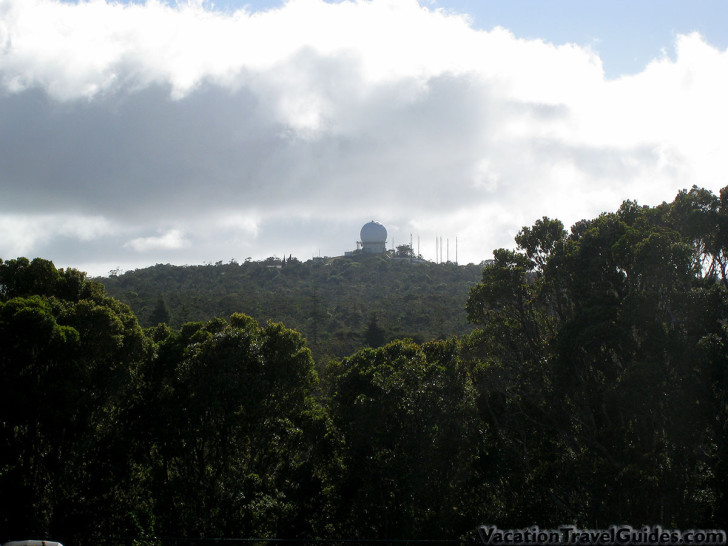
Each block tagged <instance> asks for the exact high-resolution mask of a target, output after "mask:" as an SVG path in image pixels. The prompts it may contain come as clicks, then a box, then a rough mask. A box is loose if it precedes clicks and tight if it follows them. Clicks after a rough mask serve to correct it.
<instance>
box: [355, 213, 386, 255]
mask: <svg viewBox="0 0 728 546" xmlns="http://www.w3.org/2000/svg"><path fill="white" fill-rule="evenodd" d="M359 236H360V237H361V250H362V252H363V253H364V254H382V253H384V252H386V250H387V229H386V228H385V227H384V226H383V225H382V224H380V223H379V222H375V221H374V220H372V221H371V222H369V223H367V224H364V226H363V227H362V228H361V232H359Z"/></svg>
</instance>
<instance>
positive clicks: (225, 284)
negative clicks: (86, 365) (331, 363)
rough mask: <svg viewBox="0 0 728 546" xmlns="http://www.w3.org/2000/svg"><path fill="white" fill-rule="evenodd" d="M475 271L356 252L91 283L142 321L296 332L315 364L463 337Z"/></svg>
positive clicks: (140, 272)
mask: <svg viewBox="0 0 728 546" xmlns="http://www.w3.org/2000/svg"><path fill="white" fill-rule="evenodd" d="M403 246H404V245H403ZM407 248H409V245H407ZM392 258H395V259H392ZM482 270H483V267H482V266H481V265H475V264H469V265H464V266H457V265H456V264H454V263H452V262H448V263H441V264H436V263H431V262H426V261H424V260H416V261H415V260H412V261H411V260H409V259H396V256H394V255H392V256H389V255H377V254H375V255H365V254H364V255H359V256H354V257H339V258H327V259H323V258H321V259H318V260H308V261H306V262H301V261H299V260H297V259H296V258H295V257H292V256H289V257H288V258H286V257H284V258H274V257H271V258H268V259H266V260H263V261H246V262H244V263H241V264H238V263H236V262H234V261H231V262H230V263H226V264H223V263H222V262H219V263H217V264H214V265H203V266H173V265H165V264H158V265H156V266H154V267H148V268H144V269H137V270H134V271H127V272H126V273H123V274H120V275H110V276H108V277H105V278H99V279H97V280H98V281H99V282H101V283H102V284H103V285H104V286H105V287H106V290H107V291H108V293H109V295H111V296H113V297H115V298H117V299H118V300H120V301H122V302H124V303H126V304H127V305H129V307H131V309H132V311H133V312H134V314H135V315H136V316H137V317H138V318H139V322H140V324H141V325H142V326H143V327H148V326H156V325H157V324H158V323H160V322H164V323H166V324H168V325H169V326H170V327H172V328H179V327H181V326H182V325H183V324H184V323H186V322H193V321H207V320H210V319H213V318H215V317H227V316H230V315H231V314H232V313H245V314H246V315H250V316H251V317H253V318H254V319H256V320H257V321H258V322H260V323H265V322H267V321H269V320H273V321H276V322H282V323H284V324H285V325H286V326H287V327H289V328H292V329H294V330H297V331H299V332H301V334H302V335H303V336H304V337H305V338H306V341H307V346H308V347H309V348H310V349H311V351H312V353H313V356H314V358H315V359H316V361H321V362H323V361H325V360H330V359H335V358H343V357H346V356H349V355H351V354H352V353H354V352H355V351H356V350H358V349H361V348H362V347H364V346H370V347H378V346H381V345H384V343H386V342H388V341H392V340H394V339H412V340H413V341H415V342H417V343H422V342H425V341H432V340H435V339H445V338H447V337H449V336H452V335H463V334H467V333H469V332H470V331H472V329H473V325H472V324H471V323H469V322H468V320H467V316H466V313H465V301H466V300H467V298H468V294H469V292H470V289H471V288H472V287H473V286H475V284H477V283H478V281H479V280H480V276H481V272H482Z"/></svg>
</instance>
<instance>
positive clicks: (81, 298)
mask: <svg viewBox="0 0 728 546" xmlns="http://www.w3.org/2000/svg"><path fill="white" fill-rule="evenodd" d="M0 279H1V283H2V286H3V289H2V293H3V295H2V300H3V301H0V346H2V347H3V350H2V351H0V384H2V385H3V396H2V397H0V445H2V449H0V490H2V491H3V495H2V496H0V528H1V529H2V530H3V533H7V537H6V538H10V537H11V536H28V535H41V536H46V537H49V536H53V537H58V538H61V539H63V540H67V541H70V542H78V543H83V542H84V540H93V537H98V536H100V535H106V536H108V535H109V534H110V533H111V534H124V533H127V532H128V531H129V529H131V528H132V527H133V523H132V521H131V517H130V513H131V512H132V511H133V510H134V509H135V508H136V506H137V505H138V504H139V503H140V502H141V499H142V497H143V495H144V494H143V492H140V491H139V489H138V487H137V486H136V485H135V483H134V480H133V479H132V478H131V468H130V466H129V461H128V460H127V459H126V458H125V457H124V453H125V447H124V446H125V445H127V442H126V441H124V440H128V439H129V438H128V437H127V438H124V437H123V436H124V435H123V434H121V433H120V431H121V429H122V427H120V426H119V420H118V419H119V416H120V414H121V413H122V412H123V409H124V401H125V400H126V399H128V397H129V395H130V392H131V391H133V390H134V389H135V388H136V385H137V377H138V376H137V374H136V372H137V370H138V368H139V366H140V364H141V362H142V361H143V360H144V359H145V358H146V357H147V356H148V353H147V348H148V344H147V342H146V339H145V338H144V335H143V332H142V330H141V328H140V327H139V325H138V324H137V321H136V318H135V317H134V316H133V314H132V313H131V311H130V310H129V308H128V307H126V306H125V305H123V304H120V303H119V302H117V301H115V300H112V299H110V298H108V297H106V296H105V295H104V293H103V288H102V287H101V286H100V285H98V284H96V283H93V282H91V281H88V280H86V278H85V275H83V274H80V273H78V272H77V271H75V270H67V271H63V270H56V269H55V267H54V266H53V264H52V262H49V261H46V260H40V259H35V260H33V261H32V262H29V261H28V260H27V259H25V258H18V259H17V260H10V261H8V262H4V263H3V264H1V265H0ZM89 513H93V514H95V516H96V517H94V518H89V517H88V514H89ZM0 538H1V537H0Z"/></svg>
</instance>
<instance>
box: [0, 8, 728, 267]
mask: <svg viewBox="0 0 728 546" xmlns="http://www.w3.org/2000/svg"><path fill="white" fill-rule="evenodd" d="M725 96H728V52H726V51H720V50H718V49H716V48H715V47H713V46H711V45H710V44H708V43H706V41H705V40H704V39H703V38H702V37H701V36H699V35H695V34H693V35H685V36H679V37H678V38H677V40H676V44H675V54H674V56H673V58H670V57H668V56H664V57H661V58H659V59H655V60H654V61H653V62H652V63H650V64H649V65H648V66H646V67H645V69H644V70H643V71H642V72H640V73H638V74H634V75H631V76H626V77H622V78H619V79H614V80H610V79H607V78H605V76H604V71H603V69H602V64H601V60H600V59H599V57H598V55H596V54H595V53H594V51H592V50H591V49H590V48H589V47H584V46H578V45H575V44H550V43H546V42H543V41H539V40H523V39H519V38H517V37H516V36H514V35H513V34H512V33H510V32H509V31H508V30H506V29H502V28H496V29H494V30H492V31H478V30H475V29H472V28H471V27H470V26H469V24H468V20H467V18H465V17H462V16H456V15H451V14H447V13H445V12H442V11H432V10H431V9H429V8H428V7H427V6H424V5H422V4H419V3H418V2H416V1H415V0H374V1H365V0H359V1H344V2H337V3H328V2H324V1H322V0H291V1H290V2H288V3H287V4H286V5H285V6H284V7H282V8H280V9H276V10H270V11H267V12H257V13H250V12H247V11H245V10H239V11H237V12H235V13H232V14H224V13H219V12H210V11H206V10H205V9H204V8H203V7H202V4H200V3H199V2H197V3H194V2H193V3H189V4H186V5H182V6H180V7H170V6H168V5H166V4H163V3H161V2H159V1H156V0H149V1H147V2H146V3H145V4H130V5H122V4H116V3H111V2H106V1H104V0H89V1H81V2H79V3H77V4H72V3H61V2H60V1H58V0H0V126H2V127H3V131H2V132H0V203H2V204H3V205H2V206H3V207H4V210H5V212H4V213H3V212H2V211H0V229H2V227H3V226H10V227H9V228H8V229H5V230H3V232H4V233H7V234H8V235H7V236H6V237H5V242H4V245H5V246H4V247H0V253H3V254H4V255H9V254H12V253H26V254H27V253H32V252H34V251H42V250H47V249H53V250H54V251H56V252H62V251H63V252H67V254H66V255H67V256H73V257H74V259H78V260H79V263H81V262H82V263H90V262H92V260H90V259H88V258H87V257H86V258H84V256H83V249H84V248H87V246H88V248H89V249H91V248H92V249H93V252H95V253H99V249H100V245H101V244H104V245H106V247H107V249H106V250H105V251H104V256H99V261H100V262H101V261H103V263H104V264H108V263H119V262H120V261H121V260H130V261H132V262H134V263H138V261H137V260H138V259H139V256H138V254H139V253H143V254H145V255H148V256H149V257H150V258H149V259H150V260H151V261H152V263H154V261H156V259H157V258H160V257H164V258H165V259H171V260H178V261H184V262H187V263H199V262H201V261H217V260H218V259H228V258H230V257H237V258H245V257H247V256H253V257H266V256H268V255H271V254H274V253H276V252H278V253H281V252H284V251H285V252H291V253H293V254H294V255H295V254H296V252H300V253H301V255H302V256H303V257H307V256H308V255H309V254H312V253H316V252H318V250H319V249H321V252H322V253H324V254H330V255H331V254H340V253H342V252H343V251H344V250H347V249H350V248H352V247H353V246H354V241H355V240H356V237H357V234H358V229H359V227H360V224H361V223H363V222H366V221H368V220H370V219H371V218H372V217H375V218H377V219H378V220H380V221H382V222H384V223H385V224H389V225H390V226H391V228H392V233H393V234H394V235H395V236H396V237H397V240H408V239H409V232H410V231H414V232H415V233H414V235H417V234H418V233H419V234H420V236H421V240H422V241H425V240H428V241H434V237H435V233H438V234H440V235H443V236H445V237H449V238H450V239H451V240H454V237H455V236H456V235H457V236H458V237H459V240H460V241H461V242H462V245H461V250H462V252H461V261H476V262H477V261H480V260H481V259H483V258H485V257H487V256H488V254H489V253H490V251H491V250H492V249H493V248H495V247H498V246H511V245H512V237H513V234H515V232H516V231H517V230H518V229H519V228H520V227H521V226H522V225H523V224H530V223H532V222H533V221H534V220H535V219H537V218H539V217H541V216H543V215H548V216H551V217H558V218H561V219H562V220H563V221H564V222H565V223H567V224H569V223H571V222H573V221H576V220H578V219H580V218H582V217H588V216H593V215H596V214H598V213H599V212H601V211H603V210H613V209H614V208H616V207H617V206H618V205H619V203H620V202H621V201H622V200H623V199H627V198H631V199H638V200H640V201H641V202H644V203H650V204H654V203H657V202H660V201H662V200H669V199H671V198H672V197H673V196H674V194H675V193H676V191H677V190H678V189H680V188H683V187H690V186H691V185H692V184H698V185H701V186H706V187H709V188H711V189H713V190H714V191H715V190H717V189H719V187H720V186H721V185H723V184H725V183H726V182H725V179H724V158H725V157H726V155H727V154H728V136H726V132H725V127H726V126H728V109H726V108H725V106H724V102H725V99H724V97H725ZM70 210H73V211H78V212H77V213H74V215H73V217H74V218H76V219H77V223H76V224H73V223H72V224H73V225H76V226H77V228H73V229H71V228H68V227H66V228H61V229H59V227H58V226H60V225H61V224H62V223H63V222H61V221H55V220H54V221H53V222H50V221H49V222H45V221H37V220H34V221H30V220H25V219H27V218H36V219H37V218H41V217H43V218H45V217H53V218H62V217H68V216H69V213H68V211H70ZM10 211H12V213H11V212H10ZM43 215H45V216H43ZM63 215H66V216H63ZM79 218H83V219H86V220H84V221H91V220H88V219H95V220H93V222H97V223H96V224H93V222H92V224H93V225H90V226H89V225H84V224H83V222H81V221H80V220H78V219H79ZM23 222H25V223H23ZM169 226H176V227H175V229H170V228H169ZM64 229H65V231H64ZM88 233H93V234H94V235H93V237H89V236H87V235H86V234H88ZM149 233H153V234H155V235H152V236H148V235H145V234H149ZM191 234H194V236H192V235H191ZM59 236H61V238H64V241H65V243H63V244H61V243H60V242H58V244H56V245H55V246H53V245H52V244H51V243H52V242H54V241H56V242H57V240H58V238H59ZM132 237H133V238H132ZM68 240H72V241H73V245H74V246H73V248H71V245H70V243H68ZM87 243H94V244H93V245H87ZM431 246H432V245H431ZM423 252H424V249H423ZM88 253H89V255H91V254H92V251H91V250H89V251H88ZM242 254H245V255H244V256H243V255H242ZM432 254H433V256H430V257H434V249H433V250H432ZM426 255H427V254H426ZM117 256H118V261H117ZM121 265H122V266H123V265H124V263H123V262H121Z"/></svg>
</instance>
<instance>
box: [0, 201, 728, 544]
mask: <svg viewBox="0 0 728 546" xmlns="http://www.w3.org/2000/svg"><path fill="white" fill-rule="evenodd" d="M494 258H495V259H494V261H493V262H492V263H489V264H487V265H485V266H484V267H482V268H479V269H480V271H479V274H478V279H477V282H475V283H474V284H472V286H470V287H469V289H468V292H467V294H466V297H465V299H464V302H463V304H462V309H448V310H445V311H444V313H443V316H445V315H447V314H449V313H451V314H453V315H455V314H457V313H460V312H464V314H465V317H466V319H467V321H469V324H470V325H471V327H470V329H469V330H467V331H465V332H434V335H432V336H431V334H432V332H426V336H422V339H419V340H418V339H415V338H414V337H413V336H410V335H409V334H411V333H417V332H410V331H406V332H405V331H403V332H402V333H403V334H404V335H405V336H404V338H403V339H395V337H396V334H397V332H396V331H395V330H394V328H390V334H389V335H388V336H387V339H386V340H384V341H387V342H386V343H385V344H384V345H382V346H380V347H375V346H370V347H360V348H358V349H356V350H354V351H353V352H352V353H351V354H348V355H346V356H343V357H337V356H335V354H334V353H332V352H331V353H322V354H325V356H324V357H322V358H320V359H319V358H314V354H313V353H312V351H311V348H310V345H309V342H307V338H310V336H311V334H310V331H309V333H308V334H307V336H306V337H304V336H303V335H302V334H301V333H300V332H299V331H298V330H296V329H292V328H291V327H290V325H288V324H285V320H284V322H283V323H281V322H278V321H279V320H280V319H281V317H278V316H277V313H276V306H277V305H278V304H279V303H281V302H280V301H279V300H271V301H269V302H268V304H267V308H266V310H265V313H266V314H265V316H264V317H263V318H265V319H266V321H265V322H263V320H262V319H261V318H259V317H256V318H257V319H256V318H254V317H253V316H251V314H245V313H243V312H242V311H243V308H241V309H237V308H235V305H232V304H231V305H230V306H229V307H227V308H223V309H221V312H224V313H225V314H224V315H223V316H218V317H213V318H206V319H203V320H198V319H196V318H195V316H194V313H192V310H191V304H189V303H187V304H186V305H187V308H188V310H189V312H190V316H189V317H185V315H184V314H180V312H179V309H176V310H175V312H174V313H171V312H170V313H169V316H170V317H171V316H174V315H175V314H177V316H178V317H179V316H180V315H181V316H182V317H185V318H184V319H179V318H178V320H184V322H177V323H175V322H173V323H172V324H165V323H164V322H163V321H162V322H157V323H156V324H151V322H154V321H150V320H149V319H150V316H145V317H141V318H140V317H138V316H137V315H136V314H135V313H134V312H133V311H132V308H131V307H130V306H129V305H127V304H126V303H123V302H122V301H120V300H119V299H116V298H114V297H112V296H111V295H109V293H107V291H106V289H105V288H104V286H103V285H102V284H101V283H100V282H98V281H96V280H93V279H89V278H88V277H87V276H86V275H85V274H84V273H82V272H79V271H77V270H75V269H72V268H69V269H58V268H56V267H55V266H54V264H53V263H52V262H50V261H48V260H44V259H41V258H36V259H33V260H28V259H26V258H15V259H8V260H4V261H0V347H1V348H2V350H0V385H2V393H3V394H2V397H0V492H2V494H0V541H6V540H18V539H22V538H31V537H39V538H40V537H42V538H46V539H53V540H59V541H61V542H64V543H65V544H66V545H67V546H68V545H70V544H74V545H75V544H79V545H91V544H134V545H165V544H212V543H214V542H217V541H220V540H223V539H253V538H255V539H261V540H260V542H258V544H274V543H281V542H283V541H284V540H285V539H290V540H291V541H292V542H293V541H299V543H301V541H309V542H314V541H316V540H319V541H328V542H326V543H327V544H336V543H337V541H341V542H340V543H345V542H344V541H348V542H346V543H359V544H366V543H367V542H368V541H380V542H376V543H378V544H382V543H386V542H381V541H392V543H395V542H394V541H405V540H412V541H415V540H421V541H431V542H434V541H437V540H441V541H443V542H442V543H443V544H444V543H450V544H461V543H463V544H464V543H473V542H474V541H475V539H476V528H477V527H478V526H480V525H497V526H498V527H500V528H501V529H506V528H524V527H528V526H531V525H539V526H541V528H557V527H558V526H560V525H563V524H573V525H575V526H577V527H579V528H585V529H600V528H606V527H608V526H609V525H611V524H630V525H633V526H635V527H637V526H639V525H643V524H646V525H661V526H663V527H664V528H668V529H695V528H707V529H720V528H723V529H725V528H726V527H727V526H728V497H727V495H728V452H727V447H728V443H727V442H726V440H727V439H728V399H727V397H726V395H727V394H728V187H726V188H724V189H723V190H721V191H720V192H719V194H718V195H716V194H714V193H712V192H711V191H709V190H705V189H701V188H697V187H693V188H691V189H689V190H684V191H681V192H680V193H679V194H678V195H677V196H676V197H675V199H674V200H673V201H672V202H670V203H662V204H660V205H657V206H654V207H651V206H643V205H639V204H637V203H635V202H633V201H625V202H624V203H623V204H622V205H621V206H620V207H619V209H618V210H616V211H614V212H607V213H603V214H601V215H599V216H598V217H596V218H592V219H585V220H582V221H579V222H577V223H576V224H574V225H573V226H571V228H570V229H569V230H566V229H565V227H564V226H563V224H562V223H561V222H560V221H558V220H556V219H550V218H546V217H544V218H541V219H539V220H536V221H535V222H534V224H533V225H532V226H527V227H524V228H523V229H522V230H521V231H520V232H519V233H518V235H517V236H516V237H515V245H514V247H513V248H512V249H497V250H495V252H494ZM244 265H245V264H243V265H240V264H237V265H236V264H230V268H231V269H230V270H231V271H232V268H233V267H236V268H237V269H238V270H243V271H244V270H245V267H244ZM227 267H228V266H224V267H222V266H221V267H220V268H219V270H220V271H219V272H220V273H222V272H223V270H225V271H227V270H226V268H227ZM342 267H343V266H342ZM357 267H360V268H364V267H367V264H365V263H357ZM381 267H390V266H388V265H386V264H385V265H383V266H381ZM392 267H394V266H392ZM413 267H417V266H413ZM167 269H169V272H170V273H171V274H173V275H177V274H179V271H177V270H175V269H174V268H171V267H169V268H168V267H166V266H165V267H164V268H157V269H156V270H154V271H153V272H154V273H155V274H160V275H161V274H163V273H165V271H166V270H167ZM252 269H253V268H251V271H252ZM205 271H209V269H208V270H205ZM332 271H333V269H332ZM406 271H407V270H406V269H404V268H403V269H402V270H401V271H395V272H394V273H393V275H396V274H399V273H401V274H405V273H406ZM422 271H424V269H423V270H422ZM216 274H217V272H216ZM263 274H270V272H264V273H263ZM273 274H283V270H282V269H281V270H277V269H276V271H275V272H273ZM322 274H323V273H322ZM327 274H328V273H327ZM122 281H123V279H122V278H119V279H115V280H114V281H113V282H114V283H119V284H121V282H122ZM167 282H169V283H172V282H173V281H172V280H170V281H165V280H164V277H163V276H162V277H160V279H159V280H158V281H157V283H156V284H155V285H154V286H153V288H154V291H155V293H154V294H153V296H152V297H153V298H154V300H155V301H156V299H157V297H158V294H157V293H156V292H157V291H159V292H160V293H161V290H162V289H164V294H165V298H169V299H172V297H171V293H172V292H170V291H169V290H168V289H167V288H166V286H167ZM199 282H200V283H201V284H204V283H205V279H204V278H202V279H200V281H199ZM215 282H217V281H215ZM210 283H211V284H212V283H213V281H212V279H211V280H210ZM346 283H347V277H346V276H345V274H344V272H341V284H342V285H345V284H346ZM323 284H324V283H321V284H320V285H319V286H323ZM405 284H406V283H403V285H402V286H405ZM446 288H447V284H446ZM446 288H445V289H444V290H443V292H447V289H446ZM120 290H122V291H133V290H134V289H133V288H129V287H124V286H122V287H121V288H120ZM320 290H321V293H323V290H324V289H323V288H320ZM115 293H116V292H115ZM248 296H249V295H248V294H247V293H246V294H241V298H243V297H244V298H247V297H248ZM200 297H201V296H200ZM250 297H251V298H252V297H253V296H252V295H250ZM308 297H311V295H310V294H308ZM321 297H322V304H321V306H322V308H324V307H325V308H327V309H328V308H330V305H331V304H330V303H326V304H325V305H324V303H323V296H321ZM422 298H424V299H425V300H428V295H427V294H422ZM407 301H408V300H407V299H406V297H405V298H404V299H403V300H402V306H403V307H404V309H405V310H406V307H407ZM429 301H432V302H433V309H436V307H435V305H436V304H435V303H434V302H436V301H437V298H436V297H435V295H434V294H430V298H429ZM262 302H263V303H261V305H263V306H266V302H265V300H262ZM223 303H224V302H221V303H220V304H221V305H223ZM228 303H231V302H228ZM309 303H310V300H309ZM286 304H287V303H285V304H284V305H286ZM147 305H149V304H147ZM342 305H343V304H342ZM152 310H153V309H151V308H149V309H148V312H149V313H151V311H152ZM367 311H368V312H373V310H372V311H370V310H367ZM286 313H287V311H285V312H282V313H281V316H284V317H285V318H287V317H288V316H293V315H288V314H286ZM306 313H308V318H309V319H311V309H310V308H309V309H308V310H307V311H306ZM366 314H367V313H366V312H363V313H362V314H361V316H360V317H359V319H358V320H359V321H361V319H362V318H363V319H364V320H365V321H366V319H367V318H368V317H367V316H366ZM302 316H303V315H302ZM186 318H190V320H186ZM267 319H271V320H267ZM387 320H389V319H387ZM284 324H285V325H284ZM322 324H323V323H322ZM357 324H359V325H360V324H361V322H359V323H357ZM297 326H300V325H297ZM309 326H310V324H309ZM357 327H359V326H357ZM388 328H389V327H388ZM324 331H326V328H325V327H323V326H322V327H321V330H320V332H321V333H320V334H319V335H321V336H322V339H325V338H324V337H323V336H324V334H323V332H324ZM440 334H445V335H440ZM450 334H457V335H450ZM309 341H310V340H309ZM359 341H361V340H359ZM360 345H361V343H360ZM276 541H279V542H276ZM354 541H358V542H354ZM372 543H374V542H372Z"/></svg>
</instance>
